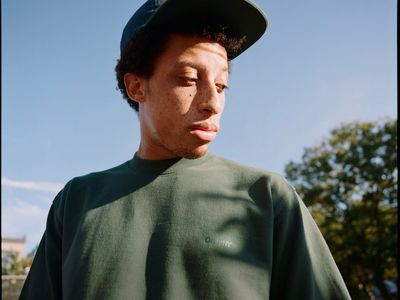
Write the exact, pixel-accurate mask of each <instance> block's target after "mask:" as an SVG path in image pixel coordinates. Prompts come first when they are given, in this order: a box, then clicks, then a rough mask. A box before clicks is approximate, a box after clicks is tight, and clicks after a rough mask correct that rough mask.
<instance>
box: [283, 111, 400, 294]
mask: <svg viewBox="0 0 400 300" xmlns="http://www.w3.org/2000/svg"><path fill="white" fill-rule="evenodd" d="M285 173H286V176H287V177H288V179H289V180H290V181H291V182H292V183H293V184H294V186H295V187H296V190H297V191H298V193H299V194H300V196H301V197H302V199H303V200H304V202H305V203H306V205H307V206H308V208H309V210H310V212H311V214H312V215H313V217H314V219H315V221H316V223H317V224H318V226H319V228H320V230H321V232H322V234H323V235H324V237H325V239H326V241H327V243H328V245H329V247H330V249H331V251H332V254H333V256H334V258H335V261H336V263H337V265H338V267H339V269H340V271H341V273H342V275H343V277H344V280H345V282H346V284H347V286H348V288H349V291H350V293H351V294H352V297H353V298H354V299H362V298H365V296H366V295H365V293H366V292H367V291H368V290H370V289H371V287H372V286H373V285H374V286H377V287H378V288H379V289H380V290H381V291H382V293H383V294H384V297H385V298H387V299H390V298H389V296H388V295H387V293H386V289H385V285H384V283H383V280H384V279H392V280H396V281H397V269H396V253H397V226H396V224H397V177H398V175H397V120H391V119H389V120H382V121H377V122H364V123H361V122H354V123H350V124H343V125H341V126H340V127H338V128H336V129H334V130H332V131H331V134H330V136H329V137H328V138H326V139H324V140H323V141H322V143H321V144H319V145H317V146H314V147H310V148H306V149H305V151H304V154H303V156H302V160H301V162H299V163H295V162H289V163H288V164H287V165H286V168H285Z"/></svg>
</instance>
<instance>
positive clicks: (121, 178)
mask: <svg viewBox="0 0 400 300" xmlns="http://www.w3.org/2000/svg"><path fill="white" fill-rule="evenodd" d="M132 173H133V172H131V169H130V167H129V161H127V162H125V163H123V164H120V165H118V166H116V167H113V168H110V169H106V170H103V171H96V172H91V173H88V174H85V175H81V176H77V177H74V178H72V179H71V180H69V181H68V182H67V183H66V185H65V186H64V187H63V189H62V190H61V191H60V192H59V193H58V194H57V196H56V198H55V199H54V201H53V204H54V206H55V207H56V208H62V207H64V206H65V205H66V204H67V202H69V201H70V199H73V200H74V202H78V201H79V202H83V201H84V200H85V198H87V196H89V195H91V197H92V198H93V197H94V196H95V195H99V194H104V193H107V190H110V189H115V188H117V187H118V186H121V185H123V184H124V183H125V182H127V181H129V174H132Z"/></svg>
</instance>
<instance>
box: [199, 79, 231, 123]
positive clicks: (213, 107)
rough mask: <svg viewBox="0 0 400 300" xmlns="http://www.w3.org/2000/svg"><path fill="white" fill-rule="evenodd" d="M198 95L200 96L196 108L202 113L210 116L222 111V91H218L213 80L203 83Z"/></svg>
mask: <svg viewBox="0 0 400 300" xmlns="http://www.w3.org/2000/svg"><path fill="white" fill-rule="evenodd" d="M198 95H199V98H200V99H199V102H198V103H199V105H198V108H199V111H200V112H201V113H202V114H206V115H209V116H211V115H215V114H219V113H221V112H222V110H223V107H224V100H225V96H224V94H223V93H218V89H217V87H216V86H215V84H214V83H213V82H212V83H211V82H207V83H205V84H204V85H203V87H202V90H201V93H198Z"/></svg>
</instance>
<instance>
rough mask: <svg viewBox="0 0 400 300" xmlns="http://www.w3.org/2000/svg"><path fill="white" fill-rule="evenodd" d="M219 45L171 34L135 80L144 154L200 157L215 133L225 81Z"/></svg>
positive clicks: (225, 63)
mask: <svg viewBox="0 0 400 300" xmlns="http://www.w3.org/2000/svg"><path fill="white" fill-rule="evenodd" d="M228 76H229V70H228V59H227V53H226V50H225V48H224V47H223V46H221V45H220V44H218V43H215V42H212V41H210V40H207V39H204V38H200V37H196V36H185V35H172V36H171V37H170V38H169V39H168V41H167V44H166V48H165V50H164V51H163V52H162V53H161V55H160V56H159V57H158V59H157V60H156V62H155V69H154V73H153V75H152V76H151V77H150V78H149V79H143V78H139V79H137V85H136V86H135V91H139V93H141V94H140V95H138V96H136V97H135V98H136V99H137V101H138V102H139V118H140V125H141V143H140V147H139V150H138V153H137V155H138V156H139V157H141V158H145V159H167V158H173V157H186V158H196V157H200V156H203V155H204V154H205V153H206V151H207V148H208V144H209V143H210V142H211V141H212V140H214V139H215V138H216V135H217V133H218V131H219V128H220V127H219V124H220V117H221V114H222V111H223V109H224V104H225V93H224V89H225V87H227V84H228Z"/></svg>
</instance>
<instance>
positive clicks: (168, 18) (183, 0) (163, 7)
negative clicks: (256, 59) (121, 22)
mask: <svg viewBox="0 0 400 300" xmlns="http://www.w3.org/2000/svg"><path fill="white" fill-rule="evenodd" d="M200 12H201V13H202V14H203V15H204V14H207V13H209V14H210V15H213V16H221V18H223V19H224V22H225V23H226V22H228V24H229V26H230V30H231V32H232V33H233V34H234V35H236V36H238V37H241V36H246V40H245V42H244V44H243V45H242V48H241V49H240V50H239V51H238V52H237V53H236V54H235V56H234V57H236V56H238V55H239V54H241V53H242V52H243V51H245V50H246V49H247V48H249V47H250V46H251V45H253V44H254V43H255V42H256V41H257V40H258V39H259V38H260V37H261V36H262V35H263V34H264V32H265V30H266V28H267V19H266V17H265V15H264V13H263V12H262V11H261V10H260V9H259V8H257V7H256V6H255V5H254V4H253V3H251V2H250V1H249V0H148V1H146V2H145V3H144V4H143V5H142V6H141V7H140V8H139V9H138V10H137V11H136V12H135V13H134V15H133V16H132V17H131V19H130V20H129V21H128V23H127V24H126V26H125V28H124V31H123V33H122V38H121V45H120V47H121V52H122V50H123V49H124V48H125V46H126V45H127V44H128V42H129V41H130V40H131V39H132V37H133V36H134V34H135V33H136V32H137V31H138V30H139V29H141V28H142V27H145V26H157V25H159V26H160V25H163V24H169V23H171V22H173V21H174V20H177V19H180V18H182V17H185V16H188V15H190V16H194V17H195V16H196V14H199V13H200ZM234 57H232V58H234Z"/></svg>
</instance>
